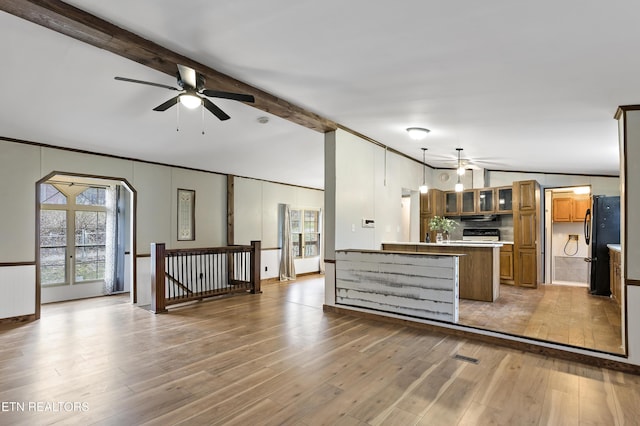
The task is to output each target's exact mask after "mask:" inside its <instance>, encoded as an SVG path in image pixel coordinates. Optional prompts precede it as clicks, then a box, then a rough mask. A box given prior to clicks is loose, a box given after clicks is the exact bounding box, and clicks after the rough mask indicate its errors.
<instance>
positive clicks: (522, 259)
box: [516, 249, 538, 288]
mask: <svg viewBox="0 0 640 426" xmlns="http://www.w3.org/2000/svg"><path fill="white" fill-rule="evenodd" d="M537 258H538V256H537V253H536V249H520V250H519V251H518V257H517V259H516V262H517V265H518V266H517V268H516V270H517V273H518V285H519V286H521V287H532V288H536V287H538V283H537V271H538V260H537Z"/></svg>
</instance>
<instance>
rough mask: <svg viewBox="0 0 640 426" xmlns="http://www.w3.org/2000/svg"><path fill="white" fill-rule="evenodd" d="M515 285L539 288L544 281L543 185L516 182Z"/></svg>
mask: <svg viewBox="0 0 640 426" xmlns="http://www.w3.org/2000/svg"><path fill="white" fill-rule="evenodd" d="M513 195H514V212H513V235H514V247H513V259H514V285H516V286H521V287H533V288H535V287H537V286H538V283H539V281H540V279H541V278H542V249H541V244H542V234H541V227H540V184H539V183H538V182H536V181H535V180H529V181H520V182H514V183H513Z"/></svg>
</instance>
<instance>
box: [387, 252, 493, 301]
mask: <svg viewBox="0 0 640 426" xmlns="http://www.w3.org/2000/svg"><path fill="white" fill-rule="evenodd" d="M500 247H502V243H501V242H499V241H496V242H479V241H474V242H471V241H451V242H449V243H403V242H383V243H382V250H383V251H386V250H389V251H402V252H411V253H415V252H418V253H428V254H452V253H458V254H464V255H465V256H461V257H460V264H459V297H460V298H461V299H469V300H480V301H483V302H494V301H495V300H496V299H497V298H498V297H499V296H500Z"/></svg>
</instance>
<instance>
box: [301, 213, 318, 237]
mask: <svg viewBox="0 0 640 426" xmlns="http://www.w3.org/2000/svg"><path fill="white" fill-rule="evenodd" d="M318 213H319V212H317V211H314V210H305V212H304V232H305V233H306V232H318Z"/></svg>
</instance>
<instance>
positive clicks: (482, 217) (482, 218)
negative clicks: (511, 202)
mask: <svg viewBox="0 0 640 426" xmlns="http://www.w3.org/2000/svg"><path fill="white" fill-rule="evenodd" d="M498 220H500V216H498V215H497V214H475V215H471V216H460V221H461V222H496V221H498Z"/></svg>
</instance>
